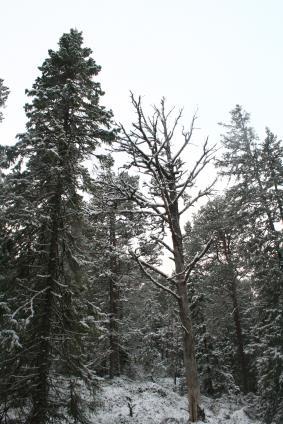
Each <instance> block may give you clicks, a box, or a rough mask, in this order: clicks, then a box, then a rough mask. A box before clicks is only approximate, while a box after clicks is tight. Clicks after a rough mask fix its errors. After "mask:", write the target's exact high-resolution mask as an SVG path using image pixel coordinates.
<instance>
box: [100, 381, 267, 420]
mask: <svg viewBox="0 0 283 424" xmlns="http://www.w3.org/2000/svg"><path fill="white" fill-rule="evenodd" d="M202 401H203V407H204V410H205V415H206V421H205V422H206V423H209V424H261V422H260V421H258V420H255V419H251V418H250V417H249V416H248V415H247V413H246V412H245V410H246V409H247V407H248V405H246V404H245V403H244V402H243V400H242V399H240V398H239V399H236V398H235V399H233V400H232V399H228V398H221V399H212V398H207V397H203V399H202ZM130 409H132V411H133V416H132V417H131V416H130ZM249 415H250V414H249ZM187 419H188V414H187V400H186V397H185V396H181V395H180V394H178V393H177V389H176V386H174V385H173V384H172V380H171V379H160V380H158V382H148V381H147V382H144V381H131V380H129V379H126V378H116V379H114V380H112V381H111V382H110V381H104V382H103V383H102V389H101V392H100V394H99V400H98V406H97V409H96V413H95V414H94V415H93V417H92V422H93V424H128V423H131V424H165V423H167V424H170V423H172V424H173V423H175V424H176V423H179V424H181V423H183V424H185V423H187V422H188V421H187Z"/></svg>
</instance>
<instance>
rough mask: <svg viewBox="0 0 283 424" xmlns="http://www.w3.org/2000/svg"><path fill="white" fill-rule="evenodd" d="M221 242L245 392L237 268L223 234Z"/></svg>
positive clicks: (244, 366) (245, 379) (245, 369)
mask: <svg viewBox="0 0 283 424" xmlns="http://www.w3.org/2000/svg"><path fill="white" fill-rule="evenodd" d="M222 242H223V248H224V254H225V258H226V261H227V265H228V266H229V269H230V272H231V281H230V287H229V289H230V290H229V292H230V296H231V299H232V303H233V319H234V325H235V333H236V340H237V350H238V357H239V362H240V368H241V377H242V378H241V380H242V384H243V390H244V392H247V391H248V385H249V383H248V373H247V361H246V355H245V350H244V340H243V331H242V320H241V315H240V309H239V303H238V293H237V270H236V269H235V267H234V265H233V262H232V259H231V251H230V245H229V240H227V239H226V236H225V235H224V234H223V235H222Z"/></svg>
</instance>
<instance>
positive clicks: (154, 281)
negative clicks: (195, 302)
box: [130, 252, 180, 300]
mask: <svg viewBox="0 0 283 424" xmlns="http://www.w3.org/2000/svg"><path fill="white" fill-rule="evenodd" d="M130 255H131V256H132V257H133V258H134V260H135V261H136V262H137V264H138V265H139V267H140V269H141V271H142V272H143V273H144V274H145V275H146V276H147V277H148V278H149V279H150V281H151V282H152V283H153V284H154V285H155V286H157V287H159V288H160V289H162V290H164V291H166V292H167V293H170V294H171V295H172V296H174V297H175V298H176V299H177V300H179V299H180V297H179V296H178V295H177V293H175V292H174V291H173V290H171V289H170V288H169V287H166V286H164V285H163V284H161V283H159V281H157V280H156V279H155V278H154V277H153V276H152V275H151V274H150V273H149V272H148V271H147V270H146V268H145V267H147V268H149V269H150V270H151V271H154V272H156V273H158V274H159V275H161V276H162V277H164V278H166V279H169V277H168V276H167V275H166V274H165V273H163V272H162V271H160V270H158V269H157V268H155V267H154V266H152V265H150V264H148V263H147V262H145V261H143V260H141V259H140V258H138V257H137V255H136V254H135V253H134V252H130Z"/></svg>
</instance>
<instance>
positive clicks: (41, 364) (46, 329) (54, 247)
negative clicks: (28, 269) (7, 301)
mask: <svg viewBox="0 0 283 424" xmlns="http://www.w3.org/2000/svg"><path fill="white" fill-rule="evenodd" d="M60 192H61V185H60V183H59V182H58V184H57V189H56V194H55V195H54V198H53V201H52V207H53V214H52V221H51V237H50V246H49V255H48V267H47V275H48V276H49V277H48V279H47V280H46V285H45V287H44V288H45V292H44V298H43V300H42V304H41V305H39V308H41V309H42V312H39V313H40V314H41V316H40V322H39V326H38V329H37V330H36V337H37V338H38V340H39V344H40V345H39V350H38V353H37V357H36V360H35V366H36V372H37V376H36V380H35V383H34V392H33V394H32V401H33V406H32V412H31V417H30V419H29V421H28V423H29V424H39V423H40V424H45V423H47V422H48V414H49V412H50V406H49V390H50V384H49V381H48V377H49V373H50V367H51V357H50V356H51V336H52V319H53V300H54V295H53V293H54V292H55V290H56V287H55V285H54V282H55V281H56V278H57V276H58V242H59V227H60V219H61V217H60V210H61V194H60Z"/></svg>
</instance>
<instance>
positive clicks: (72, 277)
mask: <svg viewBox="0 0 283 424" xmlns="http://www.w3.org/2000/svg"><path fill="white" fill-rule="evenodd" d="M82 43H83V39H82V34H81V33H80V32H78V31H77V30H71V31H70V32H69V33H66V34H64V35H63V36H62V37H61V39H60V41H59V49H58V51H53V50H49V57H48V58H47V59H46V60H45V61H44V63H43V65H42V66H41V67H40V68H39V70H40V71H41V75H40V76H39V77H38V78H37V79H36V81H35V83H34V85H33V88H32V89H31V90H29V91H27V94H28V96H29V97H31V98H32V102H31V103H30V104H27V105H26V106H25V110H26V115H27V118H28V122H27V130H26V132H25V133H24V134H21V135H19V136H18V138H19V141H18V143H17V144H16V145H15V147H13V148H11V149H10V150H9V151H8V156H9V159H10V160H12V161H13V162H14V168H13V171H12V172H11V173H10V174H9V176H8V180H9V188H8V191H7V192H4V193H3V195H4V197H5V195H7V199H8V201H7V204H6V210H5V217H6V218H5V222H6V224H5V231H6V240H7V239H9V238H11V239H12V244H13V247H14V249H15V253H14V258H16V259H14V260H15V276H14V278H13V281H12V285H13V293H14V297H13V299H14V303H16V304H15V305H14V304H12V308H13V309H14V310H13V314H12V316H13V319H14V320H17V321H18V322H19V323H22V326H23V330H22V332H21V333H20V346H21V347H20V348H18V351H17V355H16V356H15V355H14V357H15V360H14V361H12V358H11V362H13V363H16V364H17V365H16V370H17V372H16V376H15V377H16V378H17V379H16V384H15V382H13V381H11V378H10V377H9V375H7V378H6V379H5V381H4V383H3V384H4V388H5V392H6V393H7V394H8V397H9V398H10V400H11V399H12V398H13V397H14V400H15V399H17V395H18V393H19V390H18V385H20V386H21V390H22V397H23V398H25V399H24V406H25V409H24V411H25V414H27V422H29V423H30V424H33V423H39V422H40V423H42V424H45V423H48V422H60V423H62V422H65V421H66V422H70V420H71V422H82V423H83V422H87V420H86V417H85V416H84V411H83V408H81V410H80V412H78V408H79V405H80V404H81V403H82V402H83V401H82V399H81V398H80V393H79V386H78V380H80V381H84V382H85V384H90V383H91V381H92V377H93V376H92V371H91V370H90V369H89V368H88V367H87V355H86V352H85V349H84V346H85V345H86V340H88V338H89V335H90V331H89V327H88V325H87V323H86V321H85V319H86V318H85V314H88V313H89V311H88V308H87V307H86V304H85V303H84V291H85V288H86V284H85V280H86V275H85V272H84V266H83V265H84V257H85V251H84V241H83V232H82V228H83V219H84V218H83V216H84V208H83V205H84V203H83V201H82V197H81V194H80V192H81V191H82V190H83V191H87V190H88V189H89V186H90V176H89V173H88V170H87V168H86V167H85V166H84V164H83V162H84V161H85V160H86V159H88V158H90V156H91V155H92V154H93V152H94V150H95V148H96V147H97V145H99V144H100V143H101V142H110V141H111V140H112V139H113V137H114V132H113V131H110V130H109V128H110V124H111V117H112V115H111V112H108V111H107V110H106V109H105V108H104V107H102V106H101V105H100V104H99V100H100V97H101V96H102V95H103V92H102V90H101V88H100V84H99V83H98V82H96V81H94V80H93V77H94V76H96V75H97V74H98V72H99V71H100V67H99V66H97V65H96V63H95V61H94V60H93V59H92V58H91V57H90V54H91V50H90V49H88V48H85V47H83V46H82ZM13 213H14V216H13ZM15 294H16V301H15ZM15 308H16V309H15ZM14 367H15V365H14ZM14 374H15V373H14ZM17 390H18V391H17ZM15 394H16V396H15ZM1 400H2V399H1ZM8 402H9V399H8ZM5 403H6V404H7V399H5ZM30 405H31V407H29V406H30ZM74 411H75V412H74Z"/></svg>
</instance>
